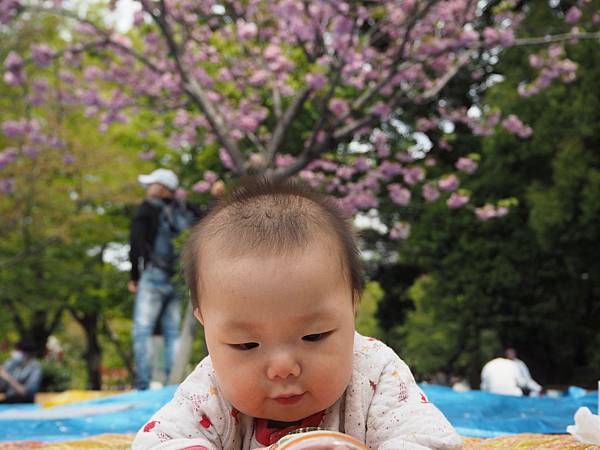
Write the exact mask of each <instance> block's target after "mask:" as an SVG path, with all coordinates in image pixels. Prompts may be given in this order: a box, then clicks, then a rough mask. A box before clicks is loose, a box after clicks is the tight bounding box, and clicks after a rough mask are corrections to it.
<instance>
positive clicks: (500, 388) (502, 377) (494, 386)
mask: <svg viewBox="0 0 600 450" xmlns="http://www.w3.org/2000/svg"><path fill="white" fill-rule="evenodd" d="M523 383H524V378H523V377H522V376H521V373H520V372H519V368H518V367H517V364H516V363H515V362H514V361H511V360H510V359H508V358H503V357H501V356H498V357H497V358H494V359H492V360H491V361H488V362H487V363H486V364H485V365H484V366H483V369H482V370H481V390H482V391H487V392H491V393H493V394H504V395H516V396H522V395H523V391H522V390H521V385H522V384H523Z"/></svg>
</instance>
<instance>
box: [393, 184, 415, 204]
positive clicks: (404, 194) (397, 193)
mask: <svg viewBox="0 0 600 450" xmlns="http://www.w3.org/2000/svg"><path fill="white" fill-rule="evenodd" d="M388 191H389V193H390V198H391V199H392V201H393V202H394V203H396V204H397V205H400V206H406V205H408V204H409V203H410V198H411V194H410V191H409V190H408V189H406V188H403V187H402V186H401V185H399V184H398V183H394V184H390V185H389V186H388Z"/></svg>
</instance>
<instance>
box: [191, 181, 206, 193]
mask: <svg viewBox="0 0 600 450" xmlns="http://www.w3.org/2000/svg"><path fill="white" fill-rule="evenodd" d="M210 186H211V184H210V183H209V182H208V181H204V180H202V181H198V182H197V183H195V184H194V185H193V186H192V191H194V192H198V193H203V192H207V191H209V190H210Z"/></svg>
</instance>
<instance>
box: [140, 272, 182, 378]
mask: <svg viewBox="0 0 600 450" xmlns="http://www.w3.org/2000/svg"><path fill="white" fill-rule="evenodd" d="M159 316H160V318H159ZM157 320H160V328H161V330H162V335H163V336H164V339H165V352H164V356H165V371H166V375H167V378H168V376H169V372H170V371H171V367H172V366H173V362H174V359H175V355H176V354H177V344H178V341H179V325H180V322H181V299H180V297H179V295H178V293H177V290H176V288H175V286H174V285H173V284H172V283H171V281H170V276H169V275H168V274H167V273H166V272H164V271H162V270H161V269H159V268H158V267H153V266H149V267H147V268H146V269H145V270H144V272H143V273H142V276H141V278H140V281H139V283H138V290H137V293H136V296H135V305H134V310H133V353H134V356H135V387H136V389H148V386H149V384H150V378H151V374H152V367H151V356H152V348H151V340H150V338H151V337H152V332H153V331H154V328H155V325H156V321H157Z"/></svg>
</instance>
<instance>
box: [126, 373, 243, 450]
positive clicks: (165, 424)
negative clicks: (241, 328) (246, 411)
mask: <svg viewBox="0 0 600 450" xmlns="http://www.w3.org/2000/svg"><path fill="white" fill-rule="evenodd" d="M202 364H203V363H201V365H200V366H199V367H198V368H197V369H196V370H195V371H194V373H192V375H190V376H189V377H188V379H186V380H185V381H184V382H183V383H182V384H181V386H180V387H179V389H177V392H176V393H175V396H174V397H173V399H172V400H171V401H170V402H169V403H167V404H166V405H165V406H163V407H162V408H161V409H160V410H159V411H157V412H156V413H155V414H154V415H153V416H152V418H151V419H150V420H149V421H148V422H147V423H146V424H145V425H144V426H143V427H142V428H141V429H140V430H139V431H138V433H137V435H136V437H135V440H134V442H133V444H132V449H140V450H141V449H143V450H148V449H156V450H183V449H188V450H192V449H194V450H222V449H223V447H224V443H225V442H226V439H227V437H228V436H231V433H233V432H234V430H233V429H232V428H233V426H234V425H233V421H232V419H233V416H232V415H231V411H229V409H230V408H229V406H228V403H227V402H226V401H225V400H224V399H223V398H222V397H221V395H220V392H219V391H218V389H217V386H216V384H215V383H214V382H213V380H214V377H210V376H208V374H207V373H206V372H204V373H203V371H202V367H201V366H202Z"/></svg>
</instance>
